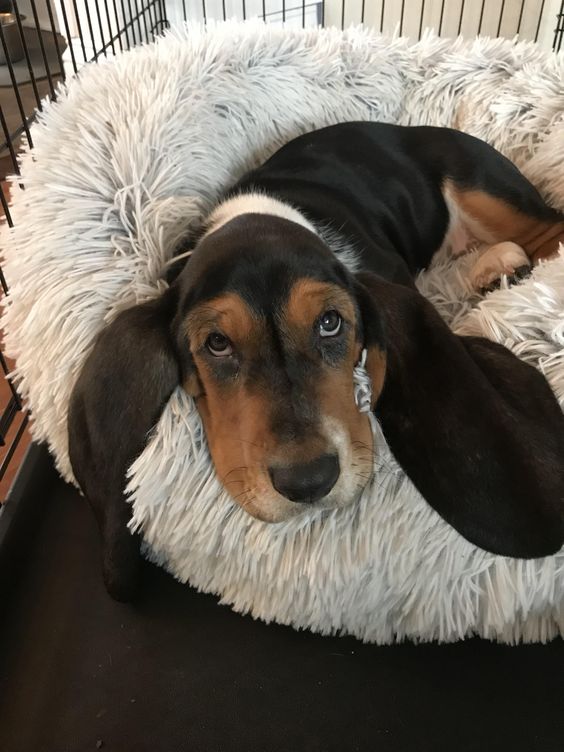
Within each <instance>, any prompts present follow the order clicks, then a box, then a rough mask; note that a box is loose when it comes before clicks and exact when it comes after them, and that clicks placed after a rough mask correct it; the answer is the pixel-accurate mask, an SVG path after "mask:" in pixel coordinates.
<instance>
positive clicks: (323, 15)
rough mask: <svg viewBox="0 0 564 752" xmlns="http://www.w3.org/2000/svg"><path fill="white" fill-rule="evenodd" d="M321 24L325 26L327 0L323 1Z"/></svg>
mask: <svg viewBox="0 0 564 752" xmlns="http://www.w3.org/2000/svg"><path fill="white" fill-rule="evenodd" d="M321 26H322V27H324V26H325V0H322V3H321Z"/></svg>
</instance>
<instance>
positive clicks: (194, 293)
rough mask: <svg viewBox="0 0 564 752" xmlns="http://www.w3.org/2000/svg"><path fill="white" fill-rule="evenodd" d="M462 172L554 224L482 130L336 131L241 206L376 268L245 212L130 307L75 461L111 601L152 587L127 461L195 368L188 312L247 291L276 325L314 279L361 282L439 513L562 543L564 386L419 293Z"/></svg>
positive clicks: (104, 337)
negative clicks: (264, 201) (316, 228)
mask: <svg viewBox="0 0 564 752" xmlns="http://www.w3.org/2000/svg"><path fill="white" fill-rule="evenodd" d="M445 177H449V178H451V179H452V180H453V181H455V182H456V183H458V184H460V185H463V186H467V187H476V188H480V189H481V190H484V191H486V192H489V193H490V194H492V195H498V196H501V197H503V198H504V199H505V200H506V201H508V202H511V203H512V204H513V205H515V206H516V207H518V208H520V209H521V210H522V211H525V212H527V213H529V214H531V215H533V216H535V217H539V218H543V217H544V218H546V217H551V218H553V217H554V212H553V211H552V210H551V209H549V208H548V207H547V206H546V205H545V204H544V202H543V201H542V199H541V197H540V196H539V194H538V193H537V192H536V190H535V189H534V188H533V187H532V186H531V185H530V184H529V183H528V182H527V181H526V180H525V178H523V176H522V175H520V173H519V172H518V171H517V170H516V168H515V167H514V166H513V165H512V164H511V163H510V162H508V161H507V160H506V159H504V158H503V157H502V156H501V155H499V154H498V153H497V152H495V150H493V149H492V148H491V147H489V146H487V145H486V144H484V143H482V142H481V141H478V140H477V139H473V138H471V137H470V136H466V135H464V134H461V133H457V132H455V131H451V130H447V129H438V128H409V129H408V128H400V127H398V126H389V125H382V124H376V123H370V124H369V123H350V124H344V125H341V126H334V127H332V128H327V129H324V130H322V131H317V132H314V133H312V134H307V135H305V136H303V137H301V138H299V139H296V140H295V141H293V142H291V143H290V144H288V145H287V146H286V147H284V148H283V149H281V150H280V151H279V152H278V153H277V154H275V155H274V156H273V157H272V158H271V159H270V160H269V161H268V162H266V163H265V165H263V166H262V167H261V168H259V169H258V170H255V171H253V172H251V173H249V174H248V175H246V176H244V177H243V178H242V179H241V180H240V181H239V182H238V183H237V185H235V186H234V187H233V188H232V189H231V190H230V191H229V193H227V194H226V196H227V195H230V194H237V193H241V192H248V191H252V190H255V189H258V190H262V191H265V192H267V193H268V194H269V195H272V196H275V197H278V198H280V199H282V200H285V201H288V202H289V203H291V204H292V205H293V206H295V207H297V208H299V209H301V210H302V211H303V212H304V213H305V214H306V216H308V217H309V218H311V219H312V220H314V221H318V222H324V223H326V222H328V221H329V222H331V224H332V226H333V227H334V228H335V229H337V230H339V231H340V232H341V233H342V234H343V235H344V236H346V237H347V238H349V239H350V240H351V241H353V242H354V244H355V245H356V246H357V247H358V249H359V251H360V262H361V266H362V269H363V273H361V274H359V275H358V277H357V278H356V279H353V278H352V277H351V275H350V274H349V273H348V272H346V270H345V269H344V268H343V267H342V266H341V265H340V264H339V263H338V262H337V261H336V259H335V257H334V255H333V254H332V253H331V252H330V251H329V250H328V249H327V247H326V246H325V245H324V244H323V243H322V242H321V241H320V240H319V239H318V238H317V237H316V236H314V235H313V234H312V233H310V232H309V231H307V230H305V229H303V228H302V227H300V226H298V225H296V224H293V223H290V222H287V221H285V220H281V219H279V218H276V217H270V216H267V215H256V214H249V215H244V216H242V217H239V218H237V219H235V220H233V221H232V222H231V223H229V225H227V226H226V227H224V228H223V229H220V230H219V231H217V232H215V233H213V234H212V235H209V236H207V237H205V238H204V239H203V241H202V242H201V243H200V244H198V247H197V249H196V251H195V253H194V256H193V257H192V259H190V261H189V263H187V265H186V266H185V268H184V270H183V271H182V272H181V273H180V274H179V276H178V278H177V279H176V281H175V282H174V283H173V285H172V287H171V288H170V290H169V291H168V292H167V293H165V294H164V295H163V296H162V297H161V298H160V299H159V300H157V301H153V302H151V303H147V304H144V305H141V306H136V307H134V308H132V309H130V310H128V311H125V312H124V313H122V314H121V315H120V316H118V318H117V319H116V320H115V321H114V322H113V323H112V324H110V326H109V327H107V328H106V329H105V330H104V331H103V332H102V333H101V335H100V336H99V338H98V340H97V342H96V344H95V346H94V349H93V351H92V353H91V355H90V357H89V358H87V360H86V362H85V364H84V367H83V369H82V373H81V374H80V377H79V379H78V381H77V384H76V387H75V389H74V392H73V395H72V400H71V405H70V411H69V451H70V458H71V462H72V466H73V470H74V472H75V475H76V478H77V480H78V482H79V483H80V486H81V488H82V490H83V492H84V494H85V496H86V497H87V498H88V500H89V502H90V503H91V505H92V507H93V509H94V511H95V513H96V516H97V519H98V522H99V525H100V529H101V532H102V538H103V560H104V577H105V582H106V585H107V587H108V590H109V591H110V593H111V594H112V595H114V596H115V597H117V598H120V599H127V598H130V597H131V596H132V594H133V592H134V589H135V585H136V581H137V577H138V568H139V542H138V540H137V539H136V537H135V536H132V535H130V534H129V532H128V530H127V527H126V524H127V521H128V520H129V518H130V510H129V507H128V505H127V504H126V502H125V499H124V495H123V491H124V487H125V484H126V471H127V468H128V467H129V465H130V464H131V462H132V461H133V460H134V459H135V457H136V456H137V455H138V454H139V453H140V452H141V451H142V449H143V447H144V446H145V444H146V440H147V436H148V434H149V432H150V430H151V428H152V427H153V426H154V425H155V423H156V422H157V420H158V418H159V415H160V413H161V411H162V408H163V406H164V404H165V403H166V401H167V399H168V398H169V396H170V394H171V392H172V390H173V389H174V387H175V386H176V385H177V384H178V383H181V382H182V381H183V380H185V379H186V378H188V377H189V376H190V374H191V372H192V371H193V367H194V366H193V363H192V359H191V356H190V353H189V350H188V342H187V340H186V336H187V335H186V333H185V332H184V330H183V327H182V326H181V324H182V322H183V321H184V317H185V314H186V313H187V311H188V310H189V309H190V307H191V306H193V305H194V304H195V303H197V302H201V301H202V300H204V299H206V298H211V297H213V296H214V295H216V294H218V293H219V292H224V291H227V290H234V291H236V292H237V293H238V294H239V295H241V296H242V297H244V298H245V300H246V301H247V303H248V304H249V305H250V306H251V307H252V308H253V309H254V310H255V311H256V312H257V313H258V314H259V315H261V316H263V317H264V318H265V320H267V321H269V320H273V319H274V317H275V315H276V310H277V309H278V308H279V307H280V306H281V305H283V304H284V300H285V298H286V295H287V293H288V291H289V289H290V288H291V285H292V283H293V281H295V280H296V279H298V278H301V277H313V278H315V279H320V280H325V281H330V282H333V283H334V284H338V285H341V286H342V287H344V288H346V289H348V290H349V291H350V292H351V294H352V295H353V296H354V297H355V298H356V301H357V306H358V309H359V311H360V314H361V319H362V332H359V335H361V336H362V340H363V341H364V343H365V344H366V345H378V346H379V347H381V348H383V349H386V350H387V361H388V366H387V375H386V380H385V385H384V389H383V392H382V394H381V397H380V399H379V401H378V404H377V408H376V412H377V415H378V417H379V419H380V421H381V424H382V427H383V430H384V433H385V435H386V438H387V440H388V442H389V444H390V447H391V449H392V452H393V453H394V455H395V456H396V458H397V459H398V461H399V463H400V464H401V466H402V467H403V469H404V470H405V472H406V473H407V474H408V476H409V477H410V478H411V479H412V481H413V482H414V483H415V485H416V486H417V487H418V488H419V490H420V491H421V493H422V494H423V496H424V497H425V499H426V500H427V501H428V503H429V504H430V505H431V506H433V507H434V508H435V509H436V510H437V512H439V514H441V516H443V517H444V518H445V519H446V520H447V521H448V522H449V523H450V524H451V525H452V526H453V527H455V528H456V529H457V530H458V531H459V532H460V533H461V534H462V535H464V536H465V537H466V538H468V540H470V541H471V542H473V543H474V544H476V545H478V546H481V547H483V548H486V549H488V550H490V551H493V552H495V553H499V554H504V555H508V556H517V557H536V556H544V555H548V554H552V553H554V552H555V551H557V550H558V549H559V548H560V547H561V545H562V543H563V542H564V466H563V458H564V417H563V415H562V412H561V410H560V408H559V406H558V403H557V401H556V399H555V398H554V396H553V394H552V392H551V390H550V388H549V387H548V385H547V383H546V381H545V380H544V378H543V377H542V376H541V374H540V373H538V372H537V371H536V370H535V369H534V368H532V367H531V366H528V365H526V364H525V363H523V362H521V361H519V360H518V359H517V358H516V357H515V356H513V355H512V354H511V353H510V352H509V351H507V350H505V349H504V348H502V347H500V346H498V345H495V344H493V343H491V342H488V341H486V340H483V339H479V338H470V337H457V336H455V335H454V334H452V333H451V332H450V331H449V329H448V328H447V327H446V325H445V324H444V323H443V322H442V320H441V319H440V317H439V316H438V314H437V313H436V311H435V310H434V309H433V307H432V306H431V305H430V304H429V303H428V302H427V301H425V300H424V299H423V298H422V296H421V295H420V294H419V293H417V291H416V290H415V289H414V286H413V274H414V273H415V272H416V271H417V270H419V269H421V268H423V267H425V266H426V265H427V264H428V262H429V260H430V259H431V257H432V255H433V253H434V252H435V250H436V249H437V248H438V247H439V246H440V244H441V242H442V240H443V237H444V235H445V232H446V229H447V223H448V213H447V208H446V206H445V203H444V200H443V197H442V194H441V192H440V184H441V181H442V180H443V179H444V178H445ZM384 332H385V334H384ZM272 355H273V357H274V358H275V357H276V353H275V352H274V351H273V353H272ZM281 357H282V355H281ZM285 367H286V368H287V369H294V370H295V373H293V374H292V379H294V380H297V381H299V378H304V377H305V376H304V374H305V370H304V369H306V368H307V365H306V364H303V363H299V362H296V363H290V362H287V363H286V364H285ZM269 368H270V369H271V370H272V369H273V367H271V366H269V365H268V358H265V365H264V369H266V370H265V372H264V373H261V374H256V377H257V378H265V379H268V378H275V374H274V371H273V372H272V373H270V372H268V369H269ZM300 369H301V370H300ZM302 371H303V373H302ZM288 372H289V371H288ZM292 430H294V428H292Z"/></svg>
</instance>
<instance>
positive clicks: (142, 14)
mask: <svg viewBox="0 0 564 752" xmlns="http://www.w3.org/2000/svg"><path fill="white" fill-rule="evenodd" d="M141 3H143V0H141ZM135 10H136V11H137V13H138V14H139V18H142V19H143V27H144V29H145V41H146V42H148V41H149V29H148V27H147V19H146V18H145V11H144V10H141V11H140V10H139V4H138V2H137V0H135Z"/></svg>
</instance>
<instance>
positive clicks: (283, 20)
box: [223, 0, 286, 23]
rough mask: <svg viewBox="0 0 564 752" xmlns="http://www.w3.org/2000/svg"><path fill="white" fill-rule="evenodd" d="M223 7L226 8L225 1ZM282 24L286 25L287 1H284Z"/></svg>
mask: <svg viewBox="0 0 564 752" xmlns="http://www.w3.org/2000/svg"><path fill="white" fill-rule="evenodd" d="M223 7H224V8H225V0H223ZM224 18H225V15H224ZM282 23H286V0H282Z"/></svg>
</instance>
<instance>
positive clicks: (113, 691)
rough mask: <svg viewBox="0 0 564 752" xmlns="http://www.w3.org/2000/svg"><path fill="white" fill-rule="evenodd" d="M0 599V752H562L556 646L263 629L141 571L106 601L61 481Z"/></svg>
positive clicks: (561, 647)
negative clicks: (140, 577) (127, 590)
mask: <svg viewBox="0 0 564 752" xmlns="http://www.w3.org/2000/svg"><path fill="white" fill-rule="evenodd" d="M37 504H38V505H39V508H40V509H41V510H42V515H43V516H42V518H41V520H40V523H39V525H38V528H37V531H36V534H35V537H34V538H31V539H28V540H27V541H26V542H25V543H24V542H22V546H21V550H20V553H21V560H20V564H21V568H20V569H18V568H16V569H15V570H14V576H13V578H12V590H11V594H4V595H3V596H0V598H1V599H2V602H3V605H4V608H3V612H2V618H1V619H0V697H2V702H1V703H0V749H1V750H3V752H66V751H68V752H81V751H82V750H84V752H88V751H89V750H92V752H95V750H97V749H102V750H108V751H110V750H115V751H117V752H133V751H134V752H159V751H160V750H162V751H163V752H175V751H176V750H178V752H180V751H181V750H182V751H185V750H189V751H190V752H254V751H255V750H256V752H266V750H268V751H269V752H276V750H287V751H288V752H332V751H333V750H334V751H335V752H348V751H352V750H358V751H365V750H366V751H367V752H368V751H370V752H374V751H375V750H378V752H396V751H397V752H399V751H400V750H401V751H402V752H427V751H428V752H442V751H444V752H455V751H456V752H470V751H476V752H478V751H479V752H484V751H487V752H492V751H493V750H501V751H502V752H504V751H505V750H507V751H509V750H511V752H520V751H521V750H522V751H523V752H525V751H526V752H562V750H563V741H562V740H563V739H564V713H563V712H562V709H563V704H562V703H563V698H564V672H563V671H562V666H563V665H564V642H562V641H555V642H553V643H551V644H550V645H547V646H542V645H535V646H521V647H507V646H500V645H494V644H491V643H488V642H483V641H480V640H470V641H467V642H465V643H459V644H455V645H446V646H437V645H420V646H414V645H411V644H403V645H399V646H392V647H377V646H373V645H362V644H361V643H359V642H357V641H355V640H353V639H349V638H324V637H319V636H316V635H313V634H310V633H308V632H295V631H294V630H292V629H290V628H286V627H281V626H277V625H269V626H267V625H265V624H263V623H261V622H256V621H253V620H252V619H250V618H248V617H242V616H239V615H237V614H235V613H233V612H231V611H230V610H229V609H228V608H226V607H222V606H219V605H218V603H217V601H216V599H215V598H213V597H211V596H207V595H202V594H198V593H196V592H194V591H193V590H192V589H190V588H189V587H187V586H185V585H181V584H180V583H178V582H176V581H174V580H173V579H172V578H171V577H170V576H168V575H167V574H165V572H163V571H162V570H159V569H156V568H155V567H152V566H147V571H146V573H145V587H144V597H143V599H142V601H141V602H140V603H138V604H137V605H135V606H125V605H120V604H117V603H114V602H113V601H111V600H110V599H109V598H108V596H107V595H106V593H105V592H104V590H103V587H102V584H101V580H100V573H99V569H98V553H99V551H98V539H97V531H96V529H95V525H94V523H93V519H92V516H91V514H90V511H89V509H88V508H87V506H86V504H85V502H84V501H83V500H82V499H81V498H80V497H79V496H78V495H77V493H76V492H75V491H74V490H72V489H71V488H70V487H68V486H66V485H64V484H63V483H62V482H61V481H57V482H56V483H55V485H54V486H52V488H51V489H50V490H49V489H47V488H46V489H45V490H44V493H43V498H41V499H37Z"/></svg>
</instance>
